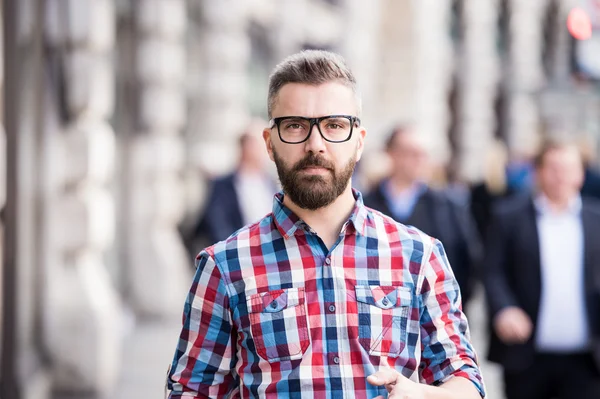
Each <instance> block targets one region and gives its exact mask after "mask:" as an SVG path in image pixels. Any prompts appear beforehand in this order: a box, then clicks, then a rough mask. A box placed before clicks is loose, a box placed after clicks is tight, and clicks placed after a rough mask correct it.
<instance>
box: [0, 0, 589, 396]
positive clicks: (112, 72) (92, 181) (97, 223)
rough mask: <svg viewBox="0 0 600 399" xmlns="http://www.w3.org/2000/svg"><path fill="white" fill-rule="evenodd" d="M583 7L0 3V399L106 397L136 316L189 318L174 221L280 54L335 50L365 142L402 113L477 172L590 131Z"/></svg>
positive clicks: (462, 166)
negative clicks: (549, 133)
mask: <svg viewBox="0 0 600 399" xmlns="http://www.w3.org/2000/svg"><path fill="white" fill-rule="evenodd" d="M577 3H578V1H577V0H555V1H548V0H530V1H526V2H525V1H520V0H488V1H480V0H418V1H416V0H413V1H411V0H403V1H396V0H372V1H368V2H366V1H359V0H305V1H299V0H279V1H277V0H220V1H213V0H187V1H186V0H46V1H35V0H19V1H18V2H16V1H14V2H6V1H5V2H4V3H3V9H2V14H3V23H4V29H3V32H4V39H5V43H6V47H5V49H4V53H5V66H6V68H5V69H4V80H3V82H5V83H4V84H3V85H2V88H3V92H4V106H5V113H4V115H3V124H4V126H5V128H6V138H7V141H6V142H7V146H6V148H7V150H6V157H5V159H7V162H6V164H7V167H8V174H7V176H8V178H7V181H6V182H5V184H2V188H1V189H2V190H4V188H5V187H6V190H4V191H3V192H4V193H6V195H4V194H2V195H0V199H2V201H3V205H5V206H4V215H5V217H4V232H5V238H6V240H5V243H6V245H5V246H4V248H3V251H4V253H5V254H6V256H5V261H4V263H3V276H4V281H3V283H4V284H3V290H2V297H3V307H2V309H3V310H2V315H1V316H2V319H3V321H2V326H3V331H2V334H3V335H2V342H3V346H2V349H1V352H0V356H1V357H2V369H1V372H2V386H1V389H2V390H1V391H0V395H5V396H6V397H5V396H2V398H3V399H13V398H15V399H19V398H44V397H52V395H53V394H64V393H72V394H74V395H79V396H75V397H84V396H85V395H89V396H93V395H96V396H99V397H101V396H105V397H110V394H111V391H112V390H113V389H114V386H115V381H116V379H117V377H118V375H119V374H120V373H121V372H122V370H120V364H121V359H120V358H119V354H120V353H121V345H122V342H123V335H124V334H125V333H126V330H127V326H128V325H129V324H130V323H129V322H128V320H131V316H128V315H131V314H133V315H134V317H135V318H137V319H140V318H168V317H170V316H172V315H173V314H179V313H180V311H181V305H182V304H183V301H184V296H185V294H186V292H187V289H188V284H189V281H190V274H191V271H192V269H191V264H192V260H191V259H188V257H187V255H186V252H185V250H184V247H183V244H182V240H181V238H180V235H179V229H180V228H182V226H183V228H185V226H186V224H187V223H189V222H190V221H193V220H194V218H195V217H196V214H197V213H198V212H199V211H200V210H201V208H202V202H203V197H204V192H205V190H204V185H205V182H206V181H207V179H208V178H210V177H212V176H214V175H217V174H220V173H223V172H226V171H227V170H229V169H230V168H232V167H233V166H234V162H235V159H236V157H235V153H234V150H233V149H234V148H237V146H236V140H237V135H238V134H239V133H240V132H241V131H242V129H243V128H244V126H246V124H247V122H248V121H249V120H250V118H251V117H253V116H261V117H265V116H266V96H267V82H268V73H269V71H270V70H271V69H272V68H273V67H274V66H275V65H276V63H277V62H278V61H280V60H281V59H283V58H284V57H285V56H287V55H289V54H292V53H294V52H296V51H299V50H301V49H305V48H322V49H329V50H334V51H337V52H340V53H341V54H342V55H344V56H345V57H346V59H347V61H348V63H349V64H350V66H351V68H353V70H354V71H355V73H356V75H357V79H358V81H359V84H360V89H361V92H362V95H363V103H364V106H363V108H364V115H363V118H362V119H363V123H364V124H365V125H366V126H367V128H368V129H369V132H370V137H369V141H370V143H369V144H368V145H369V146H370V147H371V149H373V150H374V149H376V148H377V146H378V145H380V144H381V143H382V141H383V140H384V136H385V135H386V134H387V129H389V128H391V126H392V125H394V124H395V123H397V122H398V121H407V122H410V123H411V124H412V125H414V126H415V128H416V129H417V130H418V131H419V132H420V133H421V134H423V135H428V136H430V137H431V138H432V139H433V140H431V141H432V142H434V143H436V144H435V146H434V147H433V148H432V149H431V150H432V152H433V155H434V157H435V158H436V159H438V160H439V162H440V163H446V162H448V161H450V160H451V158H452V157H454V158H453V159H452V160H453V161H454V162H455V163H456V164H457V165H458V170H459V175H460V176H461V177H462V178H464V179H465V180H467V181H477V180H478V179H480V178H481V173H482V171H483V165H484V161H485V159H484V157H485V151H484V149H485V148H486V147H487V146H488V145H489V144H490V143H491V141H492V140H493V139H494V138H495V137H502V138H503V139H504V140H505V141H506V142H507V143H508V145H509V148H510V149H511V150H512V151H514V152H523V153H527V152H530V151H531V150H532V148H533V147H534V146H535V144H536V141H537V140H538V138H539V134H540V129H539V127H540V125H541V122H542V121H543V120H549V121H550V122H551V125H552V126H553V127H554V128H555V129H556V130H557V131H559V130H560V131H564V130H573V131H574V132H575V133H576V132H577V131H580V130H581V131H583V130H585V131H588V132H592V134H598V122H599V121H600V117H599V115H598V110H599V109H600V107H599V106H598V93H597V92H595V91H594V90H597V87H596V88H595V87H594V86H593V85H585V84H584V85H582V84H581V82H580V81H578V82H577V83H575V81H574V79H573V77H572V73H571V63H572V58H571V54H572V44H573V43H572V42H571V40H570V39H569V36H568V33H567V31H566V25H565V24H564V21H565V18H566V14H567V13H568V11H569V10H570V8H571V7H573V6H574V5H577ZM559 111H560V112H559ZM257 134H259V132H257ZM595 137H596V139H597V137H598V136H595ZM368 150H369V149H368ZM5 197H6V198H7V199H6V201H4V198H5ZM199 249H200V248H199Z"/></svg>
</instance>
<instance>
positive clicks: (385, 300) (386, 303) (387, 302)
mask: <svg viewBox="0 0 600 399" xmlns="http://www.w3.org/2000/svg"><path fill="white" fill-rule="evenodd" d="M381 302H382V303H383V304H384V305H385V306H387V305H388V304H389V303H390V301H389V300H388V299H387V298H383V301H381Z"/></svg>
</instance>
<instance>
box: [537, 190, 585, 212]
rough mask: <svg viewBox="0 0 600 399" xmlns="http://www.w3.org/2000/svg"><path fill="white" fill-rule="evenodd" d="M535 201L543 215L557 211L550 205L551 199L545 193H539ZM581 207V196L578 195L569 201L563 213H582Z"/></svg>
mask: <svg viewBox="0 0 600 399" xmlns="http://www.w3.org/2000/svg"><path fill="white" fill-rule="evenodd" d="M533 203H534V206H535V209H536V210H537V211H538V213H540V214H541V215H549V214H552V213H555V212H553V211H552V208H551V206H550V200H549V199H548V197H546V196H545V195H544V194H538V195H537V196H536V197H535V199H534V200H533ZM581 207H582V202H581V196H580V195H578V196H576V197H575V198H573V199H572V200H571V201H570V202H569V205H568V206H567V209H565V210H564V211H563V212H562V213H564V214H569V215H573V216H576V215H579V214H580V213H581Z"/></svg>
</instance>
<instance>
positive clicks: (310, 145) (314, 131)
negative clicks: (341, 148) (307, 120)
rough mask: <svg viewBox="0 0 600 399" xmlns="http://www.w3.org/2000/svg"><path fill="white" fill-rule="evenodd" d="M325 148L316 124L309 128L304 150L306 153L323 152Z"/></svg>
mask: <svg viewBox="0 0 600 399" xmlns="http://www.w3.org/2000/svg"><path fill="white" fill-rule="evenodd" d="M326 149H327V146H326V144H325V139H324V138H323V136H321V132H319V127H318V126H317V124H314V125H313V126H312V127H311V131H310V135H309V136H308V140H306V142H305V143H304V150H305V151H306V152H313V153H317V152H320V153H322V152H325V150H326Z"/></svg>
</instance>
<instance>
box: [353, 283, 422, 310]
mask: <svg viewBox="0 0 600 399" xmlns="http://www.w3.org/2000/svg"><path fill="white" fill-rule="evenodd" d="M355 292H356V300H357V301H358V302H362V303H367V304H369V305H373V306H377V307H378V308H381V309H391V308H396V307H400V306H409V305H410V303H411V300H412V299H411V289H410V287H391V286H375V285H371V286H368V285H357V286H356V287H355Z"/></svg>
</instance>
